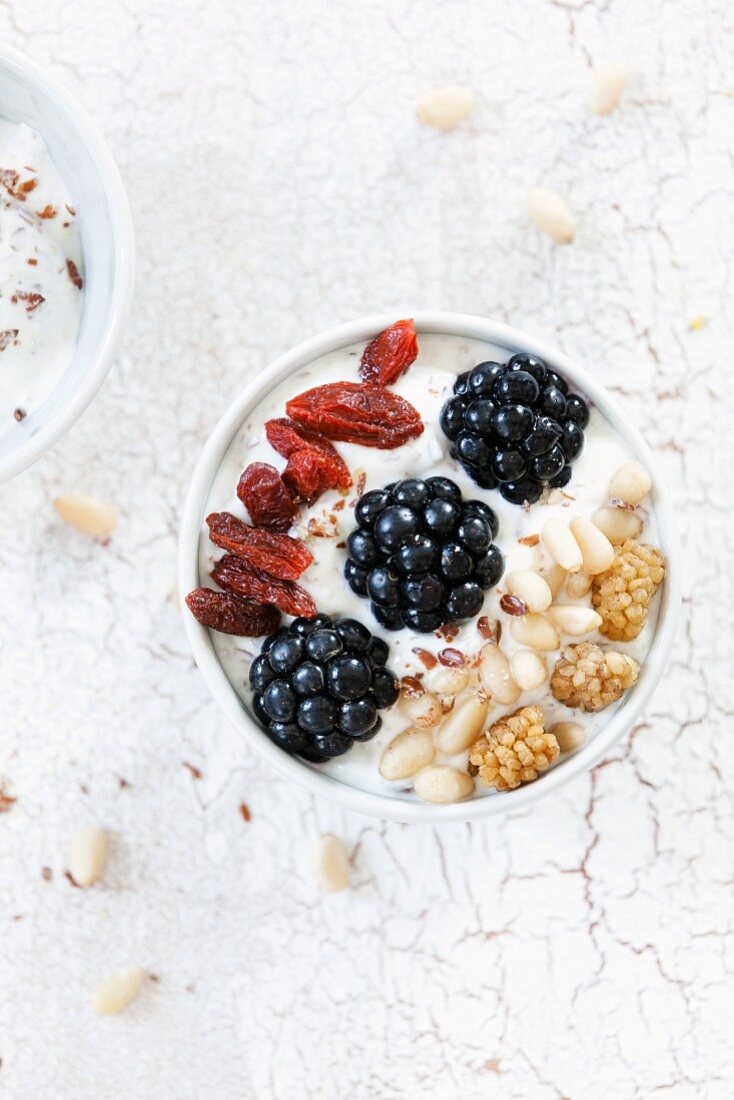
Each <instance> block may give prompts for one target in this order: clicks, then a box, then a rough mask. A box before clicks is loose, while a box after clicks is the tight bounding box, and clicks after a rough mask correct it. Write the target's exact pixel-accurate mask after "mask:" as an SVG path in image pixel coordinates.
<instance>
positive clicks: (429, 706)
mask: <svg viewBox="0 0 734 1100" xmlns="http://www.w3.org/2000/svg"><path fill="white" fill-rule="evenodd" d="M400 709H401V711H402V712H403V714H404V715H405V717H406V718H407V719H408V721H409V722H411V723H412V724H413V725H414V726H420V728H421V729H431V728H432V727H433V726H437V725H438V723H439V722H440V721H441V719H442V718H443V710H442V709H441V704H440V702H439V701H438V699H437V698H436V696H435V695H433V694H432V693H431V692H430V691H424V692H423V693H422V694H421V695H413V694H412V693H410V692H403V694H402V695H401V696H400Z"/></svg>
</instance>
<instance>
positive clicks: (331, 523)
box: [199, 335, 659, 798]
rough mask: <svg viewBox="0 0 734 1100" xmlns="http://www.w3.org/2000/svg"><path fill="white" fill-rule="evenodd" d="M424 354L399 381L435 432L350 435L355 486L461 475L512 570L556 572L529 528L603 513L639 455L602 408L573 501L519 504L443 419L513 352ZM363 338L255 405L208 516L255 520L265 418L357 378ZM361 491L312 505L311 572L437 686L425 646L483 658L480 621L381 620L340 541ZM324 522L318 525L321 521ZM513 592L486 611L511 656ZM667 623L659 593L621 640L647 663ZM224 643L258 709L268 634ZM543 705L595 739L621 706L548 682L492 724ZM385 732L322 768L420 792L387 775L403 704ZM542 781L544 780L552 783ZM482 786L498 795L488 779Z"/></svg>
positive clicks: (495, 592) (203, 559)
mask: <svg viewBox="0 0 734 1100" xmlns="http://www.w3.org/2000/svg"><path fill="white" fill-rule="evenodd" d="M419 344H420V353H419V356H418V359H417V360H416V362H415V363H414V364H413V365H412V367H411V368H410V370H409V371H408V373H407V374H405V375H404V376H403V377H402V378H401V379H400V380H399V381H398V382H397V383H396V385H395V386H394V387H392V388H393V389H394V390H395V391H396V392H398V393H400V394H401V395H402V396H403V397H405V398H406V399H407V400H408V401H410V403H411V404H412V405H414V406H415V407H416V408H417V409H418V411H419V412H420V414H421V416H422V418H423V421H424V424H425V431H424V433H423V434H422V435H421V436H419V437H418V438H417V439H414V440H411V441H410V442H408V443H406V444H405V445H404V446H402V447H399V448H397V449H396V450H393V451H380V450H375V449H372V448H368V447H362V446H358V445H355V444H349V443H338V444H337V448H338V450H339V452H340V454H341V455H342V456H343V458H344V459H345V461H346V463H347V465H348V466H349V469H350V471H351V474H352V477H353V478H354V481H355V483H357V481H358V479H359V478H360V475H362V474H363V475H365V478H366V480H365V483H364V489H365V491H366V490H368V489H379V488H381V487H382V486H384V485H385V484H387V483H388V482H391V481H396V480H398V479H400V478H404V477H424V478H425V477H430V476H431V475H442V476H445V477H449V478H451V479H452V480H453V481H455V482H456V483H457V484H458V485H459V487H460V488H461V491H462V494H463V496H464V498H465V499H466V500H469V499H480V500H484V501H486V503H487V504H489V505H490V506H491V507H492V508H493V509H494V510H495V512H496V513H497V515H498V517H499V521H500V530H499V535H498V537H497V539H496V540H495V541H496V543H497V545H498V546H499V548H500V550H501V551H502V553H503V555H504V558H505V573H509V572H510V571H512V570H514V569H543V568H545V569H547V568H549V567H550V565H551V564H552V561H551V559H550V557H549V556H548V554H547V553H546V552H545V551H544V550H543V547H542V543H541V544H539V545H537V546H533V547H530V546H526V545H523V544H522V543H520V542H519V541H518V540H519V539H521V538H525V537H526V536H528V535H536V534H539V533H540V530H541V527H542V526H543V524H544V523H545V522H546V520H548V519H550V518H552V517H561V518H563V519H564V520H566V521H568V520H570V519H572V518H573V517H574V516H576V515H583V516H591V515H592V514H593V512H594V511H595V510H596V509H597V508H599V507H601V506H602V505H603V504H605V503H607V487H608V484H609V480H610V478H611V476H612V474H613V473H614V472H615V470H616V469H617V468H618V467H619V466H620V465H621V464H622V463H623V462H626V461H628V460H629V459H631V458H634V457H635V456H634V455H633V454H632V453H631V451H630V449H629V448H628V446H627V445H626V443H625V442H624V440H622V439H620V437H619V436H618V435H617V433H616V432H615V431H614V430H613V428H612V427H611V426H610V424H609V423H608V422H607V421H606V419H605V418H604V417H603V416H602V415H601V414H600V413H599V412H598V410H596V409H592V410H591V419H590V423H589V425H588V428H587V429H586V430H585V440H586V442H585V446H584V450H583V452H582V454H581V455H580V457H579V458H577V459H576V461H575V462H574V463H573V478H572V480H571V482H570V484H569V485H568V486H567V487H566V489H565V490H564V493H566V494H568V497H572V498H573V499H568V498H567V497H565V496H564V497H561V499H560V500H559V501H558V502H556V503H554V504H544V503H541V502H538V503H537V504H534V505H533V506H532V507H530V508H528V509H524V508H520V507H518V506H517V505H513V504H509V503H508V502H507V501H505V500H504V499H503V498H502V497H501V496H500V494H499V492H498V491H496V490H494V491H491V492H488V491H485V490H482V489H480V488H479V487H478V486H477V485H476V484H475V483H474V482H473V481H472V480H471V478H470V477H469V476H468V475H467V474H466V473H465V472H464V470H463V469H462V468H461V467H460V466H459V465H458V463H456V462H455V461H454V460H453V459H452V458H451V457H450V456H449V453H448V448H449V444H448V440H447V439H446V438H445V436H444V435H443V432H442V431H441V428H440V425H439V413H440V410H441V407H442V405H443V403H444V402H445V401H446V399H447V398H448V396H449V395H450V393H451V390H452V386H453V383H454V380H455V377H456V375H457V374H460V373H461V372H463V371H465V370H469V369H470V368H471V367H473V366H475V365H476V364H477V363H480V362H482V361H484V360H488V359H489V360H497V361H498V362H505V361H506V360H507V358H508V357H509V353H508V352H507V350H506V349H504V348H500V347H496V346H493V345H491V344H487V343H485V342H482V341H479V340H469V339H462V338H459V337H455V336H443V335H421V336H420V337H419ZM362 350H363V347H362V345H360V346H355V347H353V348H351V349H343V350H341V351H338V352H332V353H330V354H328V355H325V356H323V357H321V358H320V359H318V360H316V361H315V362H314V363H312V364H311V365H310V366H308V367H306V368H304V369H303V370H301V371H299V372H298V373H297V374H296V375H294V376H293V377H292V378H290V379H289V380H288V381H286V382H284V383H283V384H282V385H280V386H279V387H277V389H275V390H274V391H273V393H272V394H270V395H269V396H268V397H267V398H266V399H265V400H264V401H263V402H262V403H261V404H260V405H259V406H258V407H257V408H256V409H255V411H254V412H253V413H252V415H251V416H250V417H248V419H247V420H246V422H245V423H244V424H243V425H242V428H241V429H240V431H239V432H238V434H237V436H236V438H235V439H234V441H233V443H232V444H231V446H230V448H229V450H228V452H227V454H226V456H225V458H224V461H223V463H222V465H221V467H220V469H219V471H218V473H217V475H216V477H215V479H214V482H213V484H212V487H211V491H210V493H209V498H208V501H207V509H206V513H207V514H208V513H209V512H212V511H231V512H233V513H234V514H235V515H238V516H242V517H245V511H244V508H243V506H242V504H241V503H240V501H239V500H238V498H237V496H236V493H235V487H236V485H237V481H238V478H239V475H240V473H241V472H242V470H243V469H244V468H245V466H247V465H249V463H250V462H268V463H270V464H271V465H273V466H275V467H276V468H278V469H282V468H283V466H284V465H285V460H284V459H282V458H281V457H280V456H279V455H278V454H276V452H275V451H273V449H272V447H271V446H270V444H269V443H268V441H267V438H266V436H265V431H264V424H265V422H266V421H267V420H270V419H271V418H273V417H279V416H284V415H285V403H286V401H287V400H289V399H290V398H291V397H294V396H296V395H297V394H299V393H302V392H303V391H304V390H306V389H309V388H310V387H311V386H314V385H321V384H323V383H326V382H333V381H339V380H356V379H357V377H358V375H357V366H358V362H359V359H358V356H359V355H361V352H362ZM355 497H356V493H355V492H354V491H352V493H350V495H349V497H348V498H347V500H348V503H347V505H346V506H345V507H344V508H343V510H341V511H334V505H335V504H338V503H339V502H340V501H342V500H343V499H344V498H343V497H342V496H340V495H339V493H338V492H336V491H332V492H329V493H326V494H324V495H323V496H322V497H321V498H320V499H319V500H318V501H317V502H316V503H315V505H314V506H313V507H312V508H309V509H306V508H303V509H302V512H301V517H300V521H299V524H298V527H297V528H296V530H295V532H292V533H295V534H297V535H298V536H299V537H300V538H302V539H304V540H305V541H306V542H307V543H308V546H309V549H310V550H311V552H312V554H313V556H314V562H313V564H312V565H311V566H310V567H309V569H308V570H307V571H306V573H305V574H304V576H303V577H302V579H301V582H300V583H301V584H302V585H303V586H304V587H305V588H307V589H308V591H309V592H310V594H311V596H312V597H313V599H314V601H315V603H316V605H317V607H318V609H319V611H325V612H327V613H328V614H334V615H347V616H350V617H354V618H356V619H359V620H360V621H361V622H363V623H364V624H365V625H366V626H367V627H368V628H369V629H370V630H371V631H372V633H373V634H379V635H381V636H382V637H383V638H384V639H385V640H386V641H387V642H388V644H389V646H390V658H389V662H388V663H389V666H390V668H391V669H392V670H393V671H394V672H395V674H396V675H397V676H398V677H402V676H415V675H416V674H417V673H423V674H424V679H423V682H424V684H425V685H426V686H427V687H428V688H429V689H430V683H431V673H430V672H427V671H426V668H425V665H424V664H423V663H422V662H421V660H420V658H419V657H418V656H416V654H415V653H414V652H413V649H414V648H420V649H422V650H428V651H430V652H432V653H434V654H436V653H438V652H439V651H440V650H441V649H444V648H445V647H446V646H447V645H449V644H450V645H451V646H452V647H453V648H455V649H459V650H461V651H462V652H463V653H466V654H468V655H471V654H475V653H476V652H477V651H478V650H479V648H480V647H481V646H482V645H483V644H484V640H483V639H482V638H481V636H480V635H479V632H478V629H477V619H472V620H471V621H470V622H468V623H467V624H465V625H464V626H462V627H461V628H459V629H458V632H457V634H456V636H455V638H454V639H453V640H452V641H451V642H450V643H449V642H447V641H446V639H445V638H442V637H436V636H435V635H433V634H415V633H413V632H411V631H409V630H406V629H403V630H400V631H396V632H393V631H386V630H382V629H381V628H380V627H379V626H378V624H377V623H376V622H375V620H374V618H373V616H372V613H371V611H370V607H369V602H368V601H367V600H363V599H361V598H360V597H359V596H357V595H355V593H353V592H352V591H351V589H350V588H349V587H348V585H347V583H346V581H345V580H344V577H343V569H344V562H345V560H346V550H345V549H344V548H340V547H339V546H338V545H337V544H338V543H343V542H344V541H345V540H346V538H347V536H348V535H349V533H350V531H351V530H352V529H353V527H354V514H353V510H354V503H355ZM638 511H639V514H640V515H641V516H643V517H644V519H645V525H644V528H643V532H642V535H641V536H640V537H641V538H643V539H644V540H646V541H649V542H652V543H653V544H655V545H658V544H659V540H658V538H657V530H656V526H655V518H654V515H652V514H651V512H650V510H649V508H648V509H647V510H646V509H645V507H644V506H643V507H642V508H640V509H639V510H638ZM309 520H312V521H313V520H316V521H318V522H319V524H320V526H321V527H323V528H324V529H325V530H327V531H328V532H329V534H330V536H331V537H314V535H313V533H312V532H311V531H309ZM312 526H313V524H312ZM199 545H200V556H199V561H200V573H201V578H202V583H206V578H207V577H208V574H209V573H210V571H211V567H212V563H213V561H214V560H215V559H216V558H218V557H219V556H220V551H218V550H217V549H216V548H215V547H214V546H212V544H211V543H210V542H209V539H208V532H207V529H206V528H203V529H202V535H201V539H200V544H199ZM504 591H505V589H504V587H503V585H502V581H500V584H499V585H498V587H497V588H495V589H492V590H491V591H489V592H487V594H486V596H485V601H484V607H483V609H482V611H481V612H480V614H481V615H487V616H488V617H489V618H490V619H499V620H501V621H502V623H503V632H502V641H501V647H502V649H503V651H504V652H505V653H507V654H508V656H511V655H512V654H513V653H514V652H515V651H516V650H517V649H521V648H523V647H522V646H520V645H519V644H518V643H517V642H515V641H514V639H513V638H512V636H511V633H510V624H511V619H510V618H509V617H508V616H507V615H505V614H504V613H503V612H502V611H501V610H500V607H499V600H500V596H501V595H502V594H503V592H504ZM559 602H563V603H573V602H577V603H581V604H585V605H588V604H589V602H590V601H589V597H588V596H587V597H584V598H582V599H580V600H577V601H573V600H571V599H569V598H567V597H566V596H562V598H561V600H560V601H559ZM656 620H657V600H656V603H655V605H654V607H653V609H652V612H651V614H650V616H649V619H648V622H647V624H646V626H645V629H644V630H643V631H642V633H641V634H640V635H639V637H638V638H636V639H635V640H634V641H633V642H630V643H626V644H622V643H614V648H615V649H619V650H620V651H622V652H625V653H628V654H630V656H633V657H635V658H636V659H637V660H638V661H642V660H643V659H644V656H645V654H646V653H647V650H648V649H649V646H650V642H651V640H652V636H653V633H654V629H655V622H656ZM212 637H213V640H214V646H215V648H216V651H217V654H218V656H219V659H220V661H221V662H222V665H223V667H224V670H225V672H226V674H227V676H228V678H229V680H230V682H231V684H232V685H233V687H234V688H235V690H236V691H237V693H238V694H239V696H240V698H241V699H242V701H243V703H244V704H245V705H246V706H248V708H249V699H250V694H249V688H248V686H247V676H248V671H249V665H250V662H251V660H252V657H253V656H254V655H255V654H256V653H257V652H259V641H258V640H257V639H247V638H235V637H231V636H229V635H225V634H217V633H215V632H213V633H212ZM564 641H565V644H568V643H569V642H575V641H601V642H603V643H604V644H605V645H606V644H608V643H607V639H604V638H602V637H601V636H600V635H599V634H598V633H592V634H589V635H584V636H583V638H581V639H575V638H570V639H565V640H564ZM544 656H545V657H546V659H547V663H548V668H549V671H550V670H552V668H553V665H554V664H555V661H556V659H557V657H558V653H557V652H555V653H548V654H544ZM536 702H537V703H539V704H540V705H541V706H542V707H543V710H544V712H545V716H546V726H547V727H548V726H551V725H552V724H553V723H554V722H558V721H561V720H566V721H568V720H573V721H576V722H580V723H582V724H583V725H584V726H585V728H586V729H587V731H588V734H589V736H590V737H591V736H593V735H594V734H595V733H597V732H598V731H599V730H600V729H601V728H602V726H603V725H605V723H606V722H607V720H608V719H609V717H610V716H611V714H612V713H613V712H614V710H615V709H616V707H617V706H618V705H619V704H615V705H613V706H611V707H608V708H607V709H606V710H605V711H602V712H601V713H600V714H584V713H583V712H581V711H578V710H570V709H569V708H568V707H566V706H564V705H562V704H561V703H558V702H557V701H556V700H555V699H554V698H553V696H552V694H551V692H550V687H549V684H548V682H546V684H545V685H544V686H543V687H542V688H540V689H539V690H537V691H533V692H525V693H524V694H523V695H522V696H521V697H520V699H519V700H518V702H517V703H515V704H513V705H512V706H511V707H507V706H504V707H503V706H501V705H499V704H497V705H494V706H492V707H491V708H490V712H489V717H488V724H489V723H491V722H493V721H496V719H497V718H499V717H501V716H502V715H503V714H505V713H507V712H508V711H512V710H515V709H516V708H517V707H520V706H525V705H527V704H528V703H536ZM381 715H382V721H383V724H382V728H381V730H380V732H379V733H378V734H377V736H376V737H374V738H373V739H372V740H371V741H368V742H365V743H362V744H360V743H355V744H354V746H353V747H352V748H351V749H350V750H349V752H348V753H346V754H345V755H344V756H341V757H337V758H336V759H334V760H333V761H330V762H329V763H327V764H324V765H320V766H319V770H323V771H326V772H328V773H330V774H331V775H333V776H335V777H336V778H338V779H339V780H340V781H341V782H343V783H347V784H349V785H350V786H353V787H356V788H359V789H360V790H365V791H373V792H377V793H379V794H394V795H399V796H400V797H401V798H404V797H406V795H407V794H408V793H409V792H410V791H412V782H411V780H401V781H399V782H388V781H387V780H384V779H383V778H382V777H381V776H380V773H379V770H378V768H379V761H380V757H381V756H382V753H383V751H384V749H385V747H386V746H387V744H388V743H389V742H390V741H391V740H392V738H393V737H394V736H395V735H396V734H397V733H399V732H400V731H402V730H404V729H407V728H408V727H409V726H410V722H408V721H407V719H406V718H405V717H404V716H403V715H402V714H401V712H400V710H399V708H398V707H397V706H395V707H392V708H390V709H389V710H384V711H382V712H381ZM467 759H468V753H466V752H465V753H462V754H460V755H458V756H455V757H450V758H446V757H442V756H441V755H440V754H437V756H436V760H435V762H436V763H452V764H454V765H456V766H457V767H461V768H466V765H467ZM540 781H541V782H542V777H541V779H540ZM477 793H479V794H490V793H491V794H492V795H494V793H495V792H494V791H492V792H489V791H487V790H486V789H485V788H483V787H481V786H478V787H477Z"/></svg>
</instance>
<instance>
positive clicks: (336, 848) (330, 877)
mask: <svg viewBox="0 0 734 1100" xmlns="http://www.w3.org/2000/svg"><path fill="white" fill-rule="evenodd" d="M313 872H314V875H315V876H316V879H317V881H318V882H319V884H320V885H321V886H323V888H324V890H329V891H330V892H331V893H334V892H335V891H337V890H343V889H344V888H345V887H346V886H347V885H348V884H349V860H348V859H347V852H346V849H345V847H344V844H343V843H342V841H341V840H340V839H339V837H338V836H334V834H333V833H324V834H323V836H320V837H319V839H318V841H317V842H316V845H315V847H314V850H313Z"/></svg>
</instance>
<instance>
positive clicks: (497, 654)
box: [479, 615, 529, 703]
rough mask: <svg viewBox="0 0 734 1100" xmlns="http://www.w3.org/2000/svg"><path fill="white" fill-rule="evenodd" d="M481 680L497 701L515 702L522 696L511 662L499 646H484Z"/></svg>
mask: <svg viewBox="0 0 734 1100" xmlns="http://www.w3.org/2000/svg"><path fill="white" fill-rule="evenodd" d="M527 618H529V616H528V615H523V616H522V617H521V618H519V619H513V620H512V622H513V626H514V624H515V623H523V622H525V620H526V619H527ZM479 682H480V683H481V685H482V687H483V688H484V690H485V691H486V692H487V694H488V695H489V697H490V698H491V699H492V700H493V701H494V702H496V703H514V702H515V700H516V699H519V698H520V688H519V687H518V686H517V684H516V683H515V681H514V680H513V679H512V673H511V672H510V662H509V661H508V659H507V656H506V655H505V654H504V653H503V652H502V650H501V649H500V648H499V646H496V645H492V643H491V642H490V643H489V645H485V646H483V647H482V651H481V658H480V661H479Z"/></svg>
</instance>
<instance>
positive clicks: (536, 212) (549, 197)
mask: <svg viewBox="0 0 734 1100" xmlns="http://www.w3.org/2000/svg"><path fill="white" fill-rule="evenodd" d="M525 205H526V207H527V211H528V214H529V215H530V217H531V218H532V219H533V221H534V222H535V224H536V225H537V227H538V229H542V230H543V232H544V233H547V234H548V236H549V237H552V238H553V240H554V241H557V242H558V243H559V244H570V243H571V241H572V240H573V238H574V236H575V234H576V223H575V222H574V218H573V214H572V213H571V210H570V208H569V206H568V203H567V202H566V200H565V199H562V198H561V196H560V195H559V194H557V193H556V192H555V191H549V190H548V189H547V188H546V187H531V188H530V190H529V191H528V193H527V195H526V197H525Z"/></svg>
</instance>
